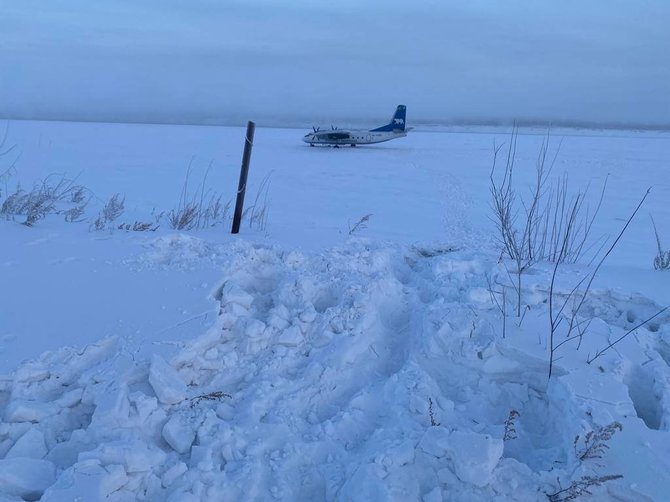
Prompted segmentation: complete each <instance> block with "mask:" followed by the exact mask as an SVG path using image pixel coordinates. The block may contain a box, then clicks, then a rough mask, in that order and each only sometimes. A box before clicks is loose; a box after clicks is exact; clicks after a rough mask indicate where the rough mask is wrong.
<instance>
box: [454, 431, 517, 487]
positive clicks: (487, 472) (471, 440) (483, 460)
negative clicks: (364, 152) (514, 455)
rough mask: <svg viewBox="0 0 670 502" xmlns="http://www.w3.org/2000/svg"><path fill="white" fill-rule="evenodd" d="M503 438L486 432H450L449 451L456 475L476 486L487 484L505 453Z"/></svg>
mask: <svg viewBox="0 0 670 502" xmlns="http://www.w3.org/2000/svg"><path fill="white" fill-rule="evenodd" d="M503 446H504V445H503V441H502V439H497V438H492V437H491V436H488V435H486V434H477V433H475V432H467V431H453V432H451V433H450V434H449V439H448V444H447V452H448V455H449V457H451V460H452V461H453V465H454V471H455V472H456V476H458V478H459V479H460V480H461V481H465V482H466V483H471V484H473V485H475V486H479V487H483V486H486V485H487V484H488V483H489V482H490V480H491V474H492V473H493V469H495V467H496V465H498V461H499V460H500V457H502V453H503Z"/></svg>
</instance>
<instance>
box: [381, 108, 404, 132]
mask: <svg viewBox="0 0 670 502" xmlns="http://www.w3.org/2000/svg"><path fill="white" fill-rule="evenodd" d="M406 113H407V107H406V106H405V105H398V108H396V109H395V113H394V114H393V118H391V122H389V123H388V124H386V125H385V126H382V127H378V128H377V129H372V131H380V132H387V131H404V130H405V115H406Z"/></svg>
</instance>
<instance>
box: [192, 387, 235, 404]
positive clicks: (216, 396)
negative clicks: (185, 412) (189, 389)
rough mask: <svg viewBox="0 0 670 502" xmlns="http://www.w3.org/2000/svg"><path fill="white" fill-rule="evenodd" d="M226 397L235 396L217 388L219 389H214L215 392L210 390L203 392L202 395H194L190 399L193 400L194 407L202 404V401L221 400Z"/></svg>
mask: <svg viewBox="0 0 670 502" xmlns="http://www.w3.org/2000/svg"><path fill="white" fill-rule="evenodd" d="M224 397H225V398H228V399H232V398H233V396H231V395H230V394H227V393H225V392H223V391H220V390H217V391H214V392H209V393H208V394H202V395H200V396H196V397H192V398H191V399H190V401H191V404H190V406H191V408H194V407H195V406H197V405H198V404H200V402H201V401H220V400H221V399H223V398H224Z"/></svg>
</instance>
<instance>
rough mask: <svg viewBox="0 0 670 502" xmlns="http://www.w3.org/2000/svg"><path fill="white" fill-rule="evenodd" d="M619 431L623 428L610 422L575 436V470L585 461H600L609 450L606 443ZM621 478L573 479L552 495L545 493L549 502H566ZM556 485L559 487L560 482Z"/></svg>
mask: <svg viewBox="0 0 670 502" xmlns="http://www.w3.org/2000/svg"><path fill="white" fill-rule="evenodd" d="M621 430H623V427H622V426H621V424H620V423H619V422H612V423H611V424H609V425H606V426H604V427H598V428H597V429H596V430H594V431H589V432H587V433H586V434H585V435H584V436H583V437H582V436H580V435H579V434H578V435H577V436H575V440H574V442H573V448H574V451H575V458H576V459H577V462H578V465H577V468H579V467H580V466H581V465H582V464H583V463H584V462H585V461H587V460H595V459H601V458H602V457H603V455H604V454H605V452H606V451H607V450H608V449H609V445H608V444H607V442H608V441H610V440H611V439H612V437H613V436H614V434H615V433H616V432H617V431H621ZM574 474H575V473H574V471H573V473H572V476H574ZM572 476H571V477H572ZM621 478H623V476H622V475H621V474H608V475H605V476H599V475H595V476H589V475H584V476H581V477H580V478H579V479H573V480H572V482H571V483H570V485H569V486H568V487H566V488H562V489H560V490H558V491H556V492H554V493H547V494H546V495H547V498H548V499H549V500H550V501H551V502H567V501H568V500H575V499H577V498H579V497H581V496H583V495H592V494H593V493H592V492H591V489H592V488H594V487H598V486H602V485H603V484H604V483H606V482H608V481H613V480H616V479H621ZM558 484H559V487H560V481H559V483H558Z"/></svg>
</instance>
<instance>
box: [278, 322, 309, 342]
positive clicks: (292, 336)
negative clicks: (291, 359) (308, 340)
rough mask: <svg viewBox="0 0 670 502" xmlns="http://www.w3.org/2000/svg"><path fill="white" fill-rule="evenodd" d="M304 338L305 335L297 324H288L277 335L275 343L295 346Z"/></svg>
mask: <svg viewBox="0 0 670 502" xmlns="http://www.w3.org/2000/svg"><path fill="white" fill-rule="evenodd" d="M304 340H305V336H304V335H303V334H302V331H300V328H298V327H297V326H290V327H289V328H287V329H285V330H284V331H283V332H282V333H281V334H280V335H279V336H278V337H277V343H278V344H279V345H284V346H286V347H297V346H298V345H300V343H301V342H302V341H304Z"/></svg>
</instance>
